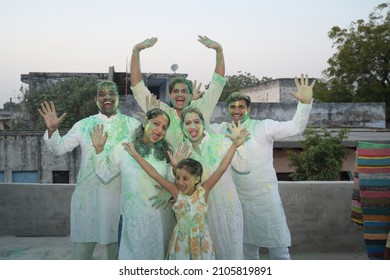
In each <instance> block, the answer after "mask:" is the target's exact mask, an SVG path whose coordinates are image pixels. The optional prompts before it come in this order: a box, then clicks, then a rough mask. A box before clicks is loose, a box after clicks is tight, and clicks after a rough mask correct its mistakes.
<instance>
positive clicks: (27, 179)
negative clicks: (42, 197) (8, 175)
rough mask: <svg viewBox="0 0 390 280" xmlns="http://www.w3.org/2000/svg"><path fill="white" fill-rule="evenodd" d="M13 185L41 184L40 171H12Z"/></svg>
mask: <svg viewBox="0 0 390 280" xmlns="http://www.w3.org/2000/svg"><path fill="white" fill-rule="evenodd" d="M12 182H13V183H39V182H38V171H12Z"/></svg>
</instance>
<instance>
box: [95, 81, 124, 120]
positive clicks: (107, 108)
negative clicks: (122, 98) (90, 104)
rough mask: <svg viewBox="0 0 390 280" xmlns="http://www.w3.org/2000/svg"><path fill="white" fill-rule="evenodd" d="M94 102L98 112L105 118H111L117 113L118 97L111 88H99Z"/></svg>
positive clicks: (108, 86) (109, 86) (107, 86)
mask: <svg viewBox="0 0 390 280" xmlns="http://www.w3.org/2000/svg"><path fill="white" fill-rule="evenodd" d="M95 100H96V105H97V106H98V108H99V110H100V112H101V113H102V114H104V115H106V116H107V117H111V116H113V115H115V114H116V113H117V110H118V106H119V96H118V93H117V92H116V90H115V88H114V87H113V86H111V85H109V84H108V85H105V86H102V87H100V89H99V92H98V93H97V95H96V99H95Z"/></svg>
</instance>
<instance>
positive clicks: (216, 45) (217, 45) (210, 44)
mask: <svg viewBox="0 0 390 280" xmlns="http://www.w3.org/2000/svg"><path fill="white" fill-rule="evenodd" d="M198 41H199V42H201V43H202V44H203V45H205V46H206V47H208V48H210V49H214V50H216V51H217V52H220V51H222V46H221V44H220V43H218V42H215V41H213V40H211V39H210V38H208V37H207V36H201V35H199V36H198Z"/></svg>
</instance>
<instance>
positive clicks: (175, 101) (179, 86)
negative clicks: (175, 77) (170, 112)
mask: <svg viewBox="0 0 390 280" xmlns="http://www.w3.org/2000/svg"><path fill="white" fill-rule="evenodd" d="M169 100H170V101H171V103H172V106H173V108H175V109H176V110H179V111H181V110H183V109H184V108H185V107H187V106H188V104H190V101H191V94H190V92H189V90H188V87H187V85H186V84H184V83H176V84H175V85H174V86H173V88H172V90H171V92H170V94H169Z"/></svg>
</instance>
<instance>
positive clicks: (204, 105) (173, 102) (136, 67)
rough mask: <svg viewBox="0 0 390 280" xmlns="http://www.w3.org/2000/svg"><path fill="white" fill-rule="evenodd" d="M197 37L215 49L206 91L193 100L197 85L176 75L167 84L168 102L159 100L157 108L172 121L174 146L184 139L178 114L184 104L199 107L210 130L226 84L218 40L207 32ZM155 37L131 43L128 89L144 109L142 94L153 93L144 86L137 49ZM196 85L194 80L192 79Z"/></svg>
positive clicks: (169, 134) (149, 44)
mask: <svg viewBox="0 0 390 280" xmlns="http://www.w3.org/2000/svg"><path fill="white" fill-rule="evenodd" d="M198 41H199V42H200V43H201V44H203V45H204V46H206V47H207V48H210V49H213V50H215V51H216V62H215V69H214V73H213V76H212V80H211V83H210V86H209V88H208V89H207V91H206V92H205V94H204V95H203V97H202V98H200V99H197V100H192V99H193V98H192V96H193V95H194V94H196V93H197V91H198V89H197V88H196V87H195V86H194V87H195V92H193V85H192V82H191V81H189V80H187V79H185V78H180V77H179V78H175V79H173V80H172V81H171V82H170V84H169V103H170V104H166V103H163V102H161V104H160V108H161V109H162V110H164V111H165V112H167V113H168V115H169V117H170V118H171V125H170V127H169V130H168V132H167V137H166V138H167V141H168V142H169V143H170V144H171V145H172V147H173V148H174V149H177V148H178V146H179V145H180V144H181V143H183V141H184V137H183V133H182V131H181V129H180V125H179V124H180V117H181V114H182V111H183V109H184V108H185V107H187V106H188V105H190V104H191V106H193V107H197V108H199V109H201V110H202V112H203V114H204V119H205V128H206V130H207V131H208V130H209V122H210V119H211V115H212V113H213V111H214V108H215V106H216V105H217V103H218V100H219V97H220V96H221V93H222V90H223V87H224V86H225V83H226V79H225V78H224V76H225V60H224V56H223V49H222V46H221V44H219V43H218V42H215V41H213V40H211V39H209V38H208V37H206V36H199V37H198ZM156 42H157V38H155V37H153V38H149V39H146V40H144V41H142V42H141V43H138V44H136V45H135V46H134V47H133V52H132V56H131V67H130V69H131V86H132V87H131V90H132V91H133V93H134V97H135V99H136V100H137V102H138V104H139V106H140V107H141V108H142V110H143V111H146V110H147V104H146V102H145V100H146V99H145V97H149V98H151V96H152V94H151V92H150V91H149V89H148V88H147V87H146V86H145V84H144V82H143V79H142V73H141V67H140V52H141V51H142V50H144V49H147V48H150V47H152V46H154V44H156ZM194 85H195V83H194Z"/></svg>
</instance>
